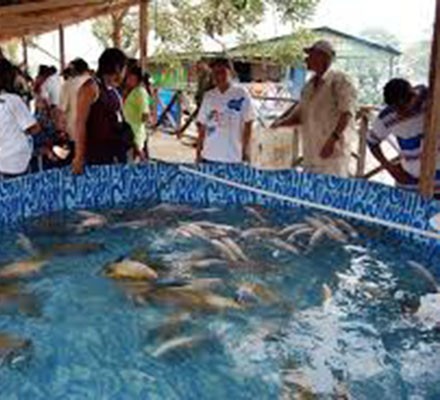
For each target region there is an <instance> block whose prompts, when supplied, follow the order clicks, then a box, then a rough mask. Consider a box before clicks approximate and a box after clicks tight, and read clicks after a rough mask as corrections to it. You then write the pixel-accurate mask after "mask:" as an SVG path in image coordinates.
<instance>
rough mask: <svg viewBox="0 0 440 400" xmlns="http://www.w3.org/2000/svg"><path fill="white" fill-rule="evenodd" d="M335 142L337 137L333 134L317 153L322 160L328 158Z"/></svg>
mask: <svg viewBox="0 0 440 400" xmlns="http://www.w3.org/2000/svg"><path fill="white" fill-rule="evenodd" d="M336 142H337V139H336V138H335V137H333V136H330V137H329V138H328V139H327V141H326V142H325V144H324V146H323V148H322V149H321V153H319V156H320V157H321V158H323V159H324V160H325V159H327V158H330V157H331V156H332V155H333V153H334V151H335V145H336Z"/></svg>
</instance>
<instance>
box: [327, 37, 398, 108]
mask: <svg viewBox="0 0 440 400" xmlns="http://www.w3.org/2000/svg"><path fill="white" fill-rule="evenodd" d="M319 36H320V37H322V38H324V39H326V40H329V41H331V42H332V43H333V44H334V46H335V48H336V53H337V58H336V62H335V67H336V68H337V69H340V70H342V71H345V72H347V73H348V74H349V75H350V76H351V78H352V79H353V81H354V83H355V85H356V86H357V88H358V91H359V102H360V103H361V104H381V103H382V88H383V86H384V84H385V83H386V82H387V81H388V80H389V79H391V78H392V77H394V76H395V75H396V74H397V73H398V56H395V55H393V54H390V53H388V52H386V51H383V50H379V49H375V48H372V47H370V46H368V45H366V44H363V43H361V42H358V41H356V40H352V39H348V38H344V37H341V36H339V35H336V34H332V33H330V32H328V33H327V32H325V33H322V32H321V33H319Z"/></svg>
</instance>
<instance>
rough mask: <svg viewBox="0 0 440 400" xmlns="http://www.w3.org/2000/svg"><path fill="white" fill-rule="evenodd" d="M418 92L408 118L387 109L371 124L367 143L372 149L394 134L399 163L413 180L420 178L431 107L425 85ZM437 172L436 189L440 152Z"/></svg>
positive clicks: (439, 173)
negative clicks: (428, 108)
mask: <svg viewBox="0 0 440 400" xmlns="http://www.w3.org/2000/svg"><path fill="white" fill-rule="evenodd" d="M415 89H416V90H417V92H418V99H417V101H416V103H415V104H414V106H413V107H412V109H411V110H409V111H408V115H407V116H406V117H405V118H402V117H400V116H399V115H398V113H397V112H396V111H395V110H394V109H393V108H392V107H385V108H384V109H383V110H382V111H381V112H380V113H379V115H378V117H377V118H376V120H375V121H374V122H373V123H372V126H371V129H370V131H369V132H368V136H367V141H368V143H369V144H370V145H371V146H376V145H378V144H380V143H381V142H382V141H383V140H385V139H386V138H387V137H388V136H389V135H394V136H395V137H396V138H397V143H398V146H399V149H400V161H401V164H402V167H403V169H404V170H405V171H406V172H408V174H410V175H411V176H413V177H414V178H419V177H420V168H421V157H422V154H423V136H424V132H425V118H426V110H427V107H428V89H427V88H426V87H424V86H419V87H417V88H415ZM439 150H440V149H439ZM436 170H437V173H436V178H435V180H436V187H438V186H439V181H440V179H439V176H440V172H439V171H440V151H439V152H438V154H437V168H436Z"/></svg>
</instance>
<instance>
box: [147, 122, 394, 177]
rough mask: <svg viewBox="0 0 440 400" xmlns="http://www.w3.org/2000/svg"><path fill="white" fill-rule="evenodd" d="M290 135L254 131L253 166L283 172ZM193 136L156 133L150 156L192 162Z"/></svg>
mask: <svg viewBox="0 0 440 400" xmlns="http://www.w3.org/2000/svg"><path fill="white" fill-rule="evenodd" d="M291 136H292V135H291V133H290V132H285V133H284V134H283V133H278V134H277V135H273V134H270V133H269V134H268V133H267V132H264V131H261V130H258V129H257V130H256V131H255V132H254V138H253V144H252V146H251V147H252V156H251V158H252V165H253V166H255V167H256V168H262V169H282V168H288V167H289V166H290V161H291V159H292V157H291V155H290V153H291V151H290V150H291V149H290V148H291V147H292V139H291ZM195 137H196V133H195V132H194V129H192V130H190V131H189V133H188V134H186V135H185V136H184V138H183V139H182V140H179V139H177V137H176V136H175V135H171V134H168V133H163V132H160V131H157V132H155V133H154V134H153V135H152V136H151V137H150V141H149V149H150V156H151V157H152V158H154V159H159V160H163V161H167V162H175V163H179V162H181V163H182V162H183V163H193V162H194V159H195V149H194V147H193V146H191V145H190V144H192V143H194V142H195ZM384 149H385V153H386V154H387V155H388V157H390V158H391V157H393V156H394V155H395V154H396V153H395V151H394V150H393V148H392V147H391V146H390V145H387V144H385V145H384ZM355 164H356V162H355V161H354V159H353V165H352V169H353V170H354V168H355ZM366 164H367V165H366V171H371V170H372V169H373V168H376V167H377V166H378V163H377V162H376V160H375V159H374V158H373V157H372V155H371V154H368V155H367V161H366ZM371 180H372V181H374V182H380V183H383V184H387V185H391V186H393V185H394V181H393V179H392V178H391V177H390V176H389V174H388V173H387V172H382V173H379V174H378V175H376V176H375V177H374V178H372V179H371Z"/></svg>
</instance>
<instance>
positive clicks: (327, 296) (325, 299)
mask: <svg viewBox="0 0 440 400" xmlns="http://www.w3.org/2000/svg"><path fill="white" fill-rule="evenodd" d="M332 297H333V292H332V290H331V289H330V286H328V285H327V284H326V283H324V284H323V285H322V303H323V304H324V305H326V304H328V303H329V301H330V300H331V299H332Z"/></svg>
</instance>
